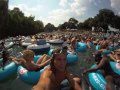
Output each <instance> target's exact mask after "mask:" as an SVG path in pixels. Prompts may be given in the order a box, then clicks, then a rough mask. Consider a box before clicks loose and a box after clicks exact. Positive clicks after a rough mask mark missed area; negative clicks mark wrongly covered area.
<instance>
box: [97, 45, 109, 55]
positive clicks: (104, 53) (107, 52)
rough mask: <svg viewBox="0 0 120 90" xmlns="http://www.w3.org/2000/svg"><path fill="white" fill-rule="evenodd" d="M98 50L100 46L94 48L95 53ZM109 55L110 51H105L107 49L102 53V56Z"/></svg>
mask: <svg viewBox="0 0 120 90" xmlns="http://www.w3.org/2000/svg"><path fill="white" fill-rule="evenodd" d="M98 50H100V45H97V46H96V51H98ZM110 53H111V50H107V49H106V50H104V51H103V52H102V54H103V55H108V54H110Z"/></svg>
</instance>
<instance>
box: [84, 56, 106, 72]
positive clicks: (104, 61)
mask: <svg viewBox="0 0 120 90" xmlns="http://www.w3.org/2000/svg"><path fill="white" fill-rule="evenodd" d="M106 62H107V57H106V56H103V58H102V59H101V61H100V63H99V64H98V65H96V67H94V68H90V69H88V70H85V71H84V72H83V74H85V73H88V72H94V71H97V70H99V69H101V68H102V66H103V65H104V64H105V63H106Z"/></svg>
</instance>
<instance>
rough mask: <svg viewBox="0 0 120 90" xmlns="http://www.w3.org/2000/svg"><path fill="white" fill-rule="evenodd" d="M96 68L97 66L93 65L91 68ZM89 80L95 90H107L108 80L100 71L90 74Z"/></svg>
mask: <svg viewBox="0 0 120 90" xmlns="http://www.w3.org/2000/svg"><path fill="white" fill-rule="evenodd" d="M95 66H96V65H93V66H92V67H91V68H94V67H95ZM88 79H89V82H90V84H91V85H92V88H93V90H106V80H105V78H104V77H103V75H102V74H101V72H100V71H99V70H98V71H96V72H92V73H89V74H88Z"/></svg>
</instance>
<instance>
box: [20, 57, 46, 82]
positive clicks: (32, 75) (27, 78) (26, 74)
mask: <svg viewBox="0 0 120 90" xmlns="http://www.w3.org/2000/svg"><path fill="white" fill-rule="evenodd" d="M39 57H41V56H35V57H34V62H37V60H38V59H39ZM43 71H44V69H41V70H39V71H28V70H27V69H26V68H24V67H22V66H19V67H18V75H19V78H20V79H21V80H22V81H24V82H26V83H28V84H36V83H37V82H38V80H39V78H40V75H41V73H42V72H43Z"/></svg>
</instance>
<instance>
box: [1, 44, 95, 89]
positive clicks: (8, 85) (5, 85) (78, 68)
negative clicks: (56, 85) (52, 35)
mask: <svg viewBox="0 0 120 90" xmlns="http://www.w3.org/2000/svg"><path fill="white" fill-rule="evenodd" d="M60 46H61V45H52V46H51V48H57V47H60ZM22 50H23V49H22V48H21V47H18V46H14V47H13V49H12V53H11V54H13V56H15V55H16V54H17V53H19V52H20V51H22ZM78 55H79V61H78V62H77V63H74V64H71V65H69V66H68V70H69V71H70V72H72V73H74V74H77V75H80V74H81V72H82V71H83V69H84V66H86V67H89V66H91V65H92V64H93V60H92V61H90V62H88V63H89V64H88V63H86V61H85V60H84V59H85V57H86V55H87V54H86V53H82V54H80V53H79V54H78ZM31 88H32V85H28V84H26V83H24V82H23V81H21V80H20V79H19V77H17V76H16V77H15V78H12V79H10V80H8V81H5V82H0V90H31Z"/></svg>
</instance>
